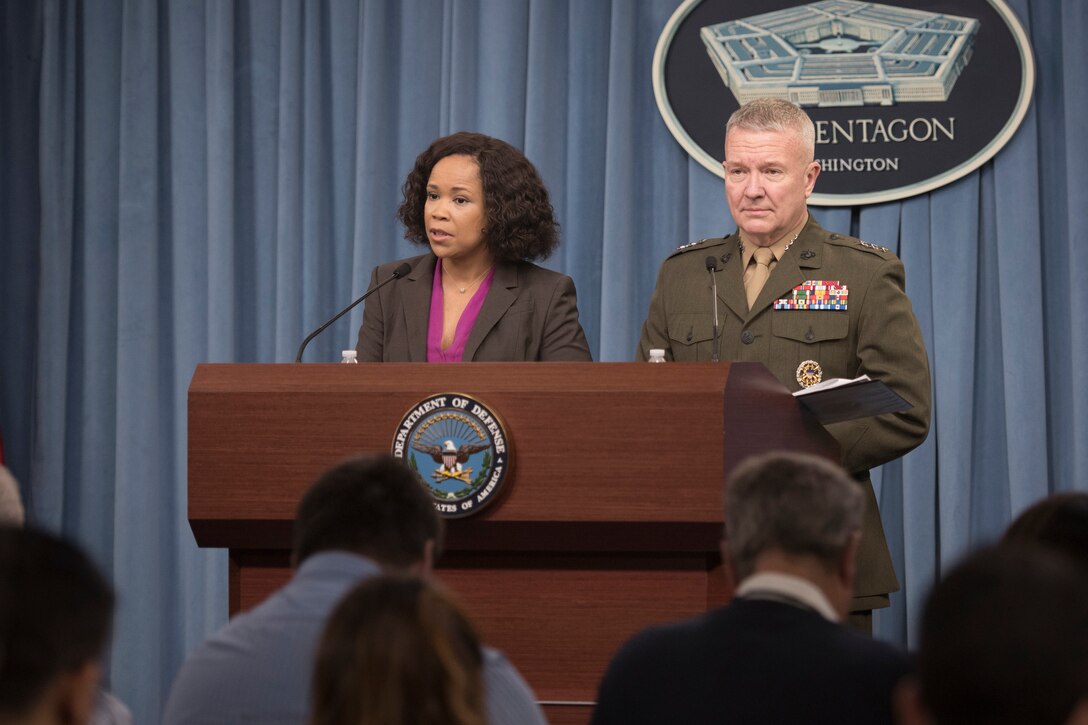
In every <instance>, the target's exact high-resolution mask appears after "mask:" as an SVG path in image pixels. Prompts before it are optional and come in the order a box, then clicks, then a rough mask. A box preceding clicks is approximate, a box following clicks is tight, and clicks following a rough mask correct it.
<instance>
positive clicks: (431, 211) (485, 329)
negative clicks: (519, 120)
mask: <svg viewBox="0 0 1088 725" xmlns="http://www.w3.org/2000/svg"><path fill="white" fill-rule="evenodd" d="M397 215H398V217H399V218H400V220H401V222H402V223H403V224H404V226H405V238H406V239H408V240H409V241H412V242H414V243H416V244H426V245H429V246H430V252H429V253H428V254H424V255H420V256H418V257H412V258H411V259H407V260H398V261H396V262H392V263H390V264H386V265H382V266H379V267H377V268H376V269H375V270H374V274H373V275H372V276H371V286H373V285H374V284H376V283H377V282H378V281H379V280H384V279H387V278H388V277H390V276H391V275H392V273H393V270H394V269H396V268H397V267H398V266H400V265H401V264H403V263H404V262H407V263H408V264H409V265H410V266H411V271H410V272H408V274H407V275H405V276H404V277H403V278H401V279H398V280H396V281H395V282H393V283H392V284H388V285H386V286H385V287H383V288H382V289H381V290H380V291H379V292H378V293H376V294H375V295H373V296H372V297H370V298H369V299H368V300H367V302H366V307H365V308H364V311H363V324H362V326H361V327H360V328H359V341H358V344H357V346H356V351H357V353H358V359H359V361H360V362H460V361H465V362H470V361H524V360H543V361H550V360H574V361H578V360H581V361H588V360H590V359H591V356H590V352H589V345H588V344H587V342H586V336H585V333H584V332H583V330H582V326H581V324H580V323H579V322H578V305H577V299H576V295H575V290H574V282H573V280H571V278H570V277H568V276H566V275H563V274H559V273H557V272H552V271H550V270H547V269H544V268H542V267H538V266H536V265H535V264H532V263H531V261H530V260H534V259H544V258H545V257H547V256H548V255H549V254H551V253H552V251H554V250H555V248H556V247H557V246H558V245H559V236H558V232H557V226H558V224H557V223H556V221H555V217H554V214H553V210H552V205H551V202H550V201H549V200H548V190H547V189H546V188H545V187H544V183H543V181H541V179H540V175H539V174H538V173H537V171H536V169H535V168H534V167H533V165H532V163H530V162H529V160H528V159H526V158H525V156H524V155H522V153H521V152H520V151H518V150H517V149H515V148H514V147H513V146H511V145H510V144H508V143H506V142H504V141H500V140H498V139H495V138H491V137H490V136H485V135H483V134H478V133H467V132H462V133H455V134H453V135H452V136H445V137H443V138H440V139H438V140H436V141H435V142H434V143H432V144H431V145H430V146H429V147H428V148H427V150H426V151H424V152H423V153H422V154H420V155H419V157H418V158H416V163H415V166H414V168H413V169H412V171H411V173H409V174H408V179H407V180H406V181H405V182H404V203H403V204H401V207H400V209H399V210H398V212H397Z"/></svg>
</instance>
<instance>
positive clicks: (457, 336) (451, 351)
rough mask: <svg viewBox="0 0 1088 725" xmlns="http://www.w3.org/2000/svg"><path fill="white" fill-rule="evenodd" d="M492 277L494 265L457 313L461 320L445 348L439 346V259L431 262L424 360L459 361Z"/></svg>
mask: <svg viewBox="0 0 1088 725" xmlns="http://www.w3.org/2000/svg"><path fill="white" fill-rule="evenodd" d="M494 277H495V268H494V267H492V268H491V271H490V272H488V273H487V276H486V277H484V281H483V282H482V283H481V284H480V286H479V288H478V289H477V290H476V293H475V294H474V295H472V299H471V300H469V301H468V307H466V308H465V311H464V312H462V313H461V319H460V320H458V321H457V331H456V332H455V333H454V334H453V343H452V344H451V345H450V346H449V347H447V348H446V349H445V350H443V349H442V305H443V301H444V295H443V292H442V260H441V259H440V260H438V261H437V262H435V266H434V283H433V284H432V285H431V315H430V319H429V320H428V322H427V362H461V361H462V360H461V358H462V357H463V356H464V354H465V342H467V341H468V336H469V333H471V332H472V326H473V325H474V324H476V318H477V317H478V316H479V315H480V308H481V307H483V306H484V299H485V298H486V297H487V292H488V290H490V289H491V280H492V279H494Z"/></svg>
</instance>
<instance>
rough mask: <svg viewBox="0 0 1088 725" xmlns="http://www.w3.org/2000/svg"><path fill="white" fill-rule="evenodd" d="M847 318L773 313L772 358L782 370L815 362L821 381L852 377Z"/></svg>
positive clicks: (817, 312) (843, 315)
mask: <svg viewBox="0 0 1088 725" xmlns="http://www.w3.org/2000/svg"><path fill="white" fill-rule="evenodd" d="M849 335H850V316H849V313H847V312H845V311H839V310H775V311H774V314H773V315H772V317H771V337H772V342H771V344H772V345H773V348H774V349H773V350H772V352H771V354H772V357H773V358H775V359H778V360H782V361H783V363H785V366H786V367H790V366H797V365H800V364H801V363H802V362H803V361H805V360H815V361H816V362H818V363H819V364H820V367H821V368H823V379H824V380H827V379H829V378H840V377H852V376H853V370H852V369H851V362H850V361H851V360H853V359H854V358H855V355H854V351H852V350H850V349H849Z"/></svg>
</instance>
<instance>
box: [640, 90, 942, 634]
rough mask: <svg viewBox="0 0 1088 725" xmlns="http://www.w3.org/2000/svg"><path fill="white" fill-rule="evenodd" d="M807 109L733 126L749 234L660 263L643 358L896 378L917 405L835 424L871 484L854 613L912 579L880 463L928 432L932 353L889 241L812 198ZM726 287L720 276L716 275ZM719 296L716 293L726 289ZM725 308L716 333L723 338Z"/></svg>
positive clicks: (735, 195) (736, 210)
mask: <svg viewBox="0 0 1088 725" xmlns="http://www.w3.org/2000/svg"><path fill="white" fill-rule="evenodd" d="M815 133H816V132H815V127H814V125H813V123H812V120H811V119H810V118H809V117H808V115H807V114H806V113H805V112H804V111H802V110H801V109H800V108H798V107H797V106H795V105H793V104H792V103H789V102H788V101H785V100H781V99H766V98H764V99H758V100H754V101H750V102H749V103H747V104H745V105H744V106H741V108H740V109H739V110H738V111H737V112H736V113H734V114H733V115H732V117H730V119H729V122H728V124H727V125H726V132H725V161H724V163H723V166H724V168H725V191H726V194H725V195H726V199H727V201H728V203H729V212H730V214H731V216H732V217H733V220H734V221H735V222H736V224H737V227H738V228H737V230H736V231H735V232H734V233H732V234H730V235H728V236H726V237H723V238H716V239H704V240H702V241H699V242H694V243H692V244H687V245H684V246H683V247H680V248H679V249H677V250H676V251H675V252H673V253H672V254H671V255H670V256H669V257H668V258H666V259H665V261H664V262H662V264H661V270H660V272H659V274H658V278H657V285H656V287H655V288H654V292H653V296H652V297H651V299H650V307H649V311H648V313H647V316H646V321H645V323H644V324H643V327H642V335H641V339H640V342H639V348H638V351H637V357H638V358H639V359H640V360H646V359H647V358H648V356H649V351H650V349H652V348H660V349H662V350H664V351H665V358H666V359H667V360H676V361H697V360H711V359H715V358H717V359H721V360H736V361H744V362H760V363H763V364H764V365H766V366H767V369H768V370H769V371H770V372H771V374H773V375H774V376H775V377H776V378H778V380H779V381H780V382H781V383H782V384H783V385H784V386H786V388H787V389H788V390H790V391H796V390H799V389H801V388H805V387H809V386H810V385H813V384H815V383H818V382H820V381H821V380H829V379H831V378H855V377H858V376H860V375H869V376H870V377H872V378H874V379H878V380H882V381H884V382H885V383H886V384H887V385H888V387H890V388H891V389H892V390H894V391H895V392H896V393H898V394H899V395H900V396H902V397H903V398H904V399H905V400H906V401H907V402H908V403H910V404H911V405H912V406H913V407H911V408H910V409H909V410H906V411H903V412H901V413H889V414H886V415H880V416H875V417H869V418H861V419H858V420H851V421H846V422H843V423H835V424H832V425H829V426H827V430H828V432H829V433H831V435H833V436H834V437H835V439H836V440H837V441H838V443H839V446H840V447H841V449H842V460H841V463H842V465H843V467H844V468H846V470H847V471H849V472H850V474H851V475H853V476H854V477H855V478H856V479H857V480H859V481H862V482H863V485H864V486H865V488H866V498H867V509H866V516H865V525H864V531H865V535H864V536H863V537H862V545H861V547H862V548H861V551H860V552H859V554H858V575H857V581H856V586H857V591H856V592H855V599H854V602H853V603H852V604H851V606H850V610H851V612H854V613H857V616H856V617H854V618H853V620H854V623H855V624H856V626H858V627H859V628H861V629H871V612H872V610H873V609H879V608H883V607H887V606H888V605H889V596H888V595H889V593H890V592H894V591H897V590H898V589H899V582H898V580H897V579H896V576H895V569H894V568H893V566H892V559H891V555H890V553H889V551H888V545H887V542H886V539H885V536H884V528H883V525H882V524H881V521H880V512H879V510H878V508H877V501H876V497H875V495H874V494H873V490H872V484H871V482H870V479H869V469H870V468H873V467H876V466H879V465H881V464H884V463H887V462H888V461H891V460H894V459H896V458H898V457H900V456H902V455H903V454H905V453H907V452H908V451H910V450H911V449H913V448H914V447H916V446H918V445H919V444H921V443H922V441H924V440H925V438H926V434H927V433H928V432H929V418H930V378H929V362H928V358H927V355H926V349H925V345H924V343H923V341H922V332H921V329H920V328H919V326H918V320H917V319H916V318H915V316H914V312H913V310H912V308H911V303H910V300H909V299H908V298H907V295H906V293H905V292H904V286H905V272H904V270H903V264H902V262H900V261H899V259H898V258H897V257H896V256H895V254H893V253H892V252H891V251H890V250H888V249H886V248H884V247H880V246H877V245H875V244H868V243H866V242H863V241H861V240H860V239H855V238H854V237H851V236H848V235H845V234H838V233H835V232H829V231H826V230H824V229H823V228H821V227H820V225H819V224H817V223H816V220H815V219H814V218H813V217H812V215H811V214H809V211H808V206H807V200H808V197H809V195H810V194H811V193H812V190H813V189H814V188H815V184H816V178H817V177H818V176H819V173H820V165H819V164H818V163H817V162H816V161H815V160H814V153H815ZM712 278H713V279H714V280H715V284H714V285H712V284H711V279H712ZM715 287H716V290H717V298H714V290H715ZM715 308H717V313H716V314H717V333H718V334H717V335H715V334H714V333H715Z"/></svg>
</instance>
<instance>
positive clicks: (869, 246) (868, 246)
mask: <svg viewBox="0 0 1088 725" xmlns="http://www.w3.org/2000/svg"><path fill="white" fill-rule="evenodd" d="M858 246H860V247H865V248H866V249H876V250H878V251H881V252H889V253H890V252H891V251H892V250H890V249H888V248H887V247H882V246H880V245H879V244H869V242H863V241H861V240H860V239H859V240H858Z"/></svg>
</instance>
